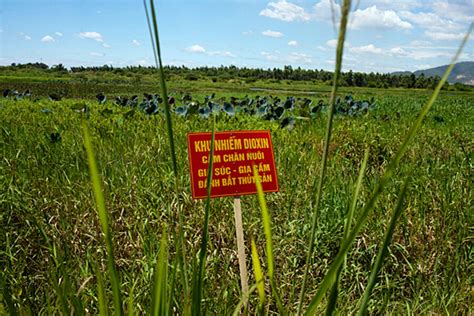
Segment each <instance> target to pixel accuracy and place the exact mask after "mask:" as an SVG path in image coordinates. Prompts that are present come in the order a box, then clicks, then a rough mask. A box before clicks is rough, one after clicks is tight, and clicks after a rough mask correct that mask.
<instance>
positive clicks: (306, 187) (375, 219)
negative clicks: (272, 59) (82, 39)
mask: <svg viewBox="0 0 474 316" xmlns="http://www.w3.org/2000/svg"><path fill="white" fill-rule="evenodd" d="M16 84H22V85H24V86H25V87H26V86H28V83H25V82H23V83H21V80H20V83H16ZM43 84H44V83H43ZM193 84H194V87H193V88H192V89H191V90H192V91H194V94H193V96H194V97H196V98H198V99H203V97H204V95H206V94H207V93H208V92H209V90H211V89H212V87H208V86H207V84H200V85H199V84H198V85H197V86H196V83H193ZM3 85H6V83H5V82H4V83H3ZM35 85H41V83H35ZM209 85H212V84H211V83H209ZM287 86H289V85H284V88H285V89H286V88H287ZM290 86H292V85H290ZM78 87H79V88H80V89H83V86H80V85H78ZM103 87H107V84H103V86H102V85H101V86H99V87H95V89H96V90H93V89H88V88H87V86H86V88H87V89H88V91H89V94H88V95H85V96H84V97H83V98H81V99H78V98H66V99H63V100H61V101H58V102H53V101H50V100H48V99H47V98H45V97H42V96H39V97H37V98H36V97H33V99H34V100H26V99H24V100H20V101H15V100H13V99H11V98H2V99H0V122H2V123H1V131H0V156H1V162H0V188H1V189H0V220H1V223H2V228H3V229H2V232H1V233H0V244H1V249H0V251H1V256H0V266H1V267H2V280H3V281H5V283H6V284H7V285H8V286H7V287H5V286H2V287H3V289H4V292H3V294H1V295H3V296H4V295H5V293H6V292H5V289H8V290H9V292H10V294H11V298H12V303H13V304H14V305H15V306H16V308H17V309H19V310H20V311H22V312H23V313H27V311H28V310H31V311H32V313H33V314H37V313H46V314H50V313H56V312H60V313H62V312H63V311H62V310H61V309H60V306H62V305H64V304H65V305H67V306H73V307H72V308H74V311H76V313H77V311H78V310H81V309H84V310H85V312H86V313H90V314H96V313H98V299H97V297H98V294H97V279H96V270H97V269H99V270H100V271H105V270H106V268H105V267H106V259H105V258H106V257H105V245H104V243H103V241H102V237H101V229H100V223H99V219H98V216H97V211H96V209H95V204H94V199H93V195H92V187H91V183H90V180H89V171H88V164H87V155H86V152H85V149H84V140H83V136H82V129H81V121H82V120H83V118H84V117H85V116H86V115H85V114H83V113H80V112H78V111H77V110H75V109H76V108H78V107H77V104H81V105H82V104H86V105H87V106H88V107H89V109H90V112H89V114H88V115H87V116H88V119H87V122H88V126H89V128H90V131H91V134H92V142H93V146H94V150H95V153H96V158H97V161H98V163H99V170H100V173H101V178H102V179H103V186H104V190H105V197H106V206H107V210H108V213H109V217H110V222H111V228H112V235H113V247H114V252H115V263H116V266H117V269H118V272H119V275H120V279H121V288H122V292H123V295H124V300H125V302H126V303H127V302H128V303H130V306H134V310H135V312H138V313H144V312H145V311H147V310H149V308H150V292H151V286H152V277H153V271H154V267H155V265H156V260H157V259H156V258H157V257H158V252H159V244H160V238H161V235H162V232H163V228H162V225H163V224H166V225H168V228H169V232H170V233H169V235H170V240H169V245H170V249H169V250H170V258H173V257H174V256H175V245H176V238H177V237H176V236H177V235H176V233H174V232H175V230H176V229H177V222H178V219H177V212H178V209H179V210H180V211H181V212H182V214H183V216H184V227H183V230H184V234H185V235H184V237H185V247H186V258H185V263H186V268H185V273H186V274H187V277H188V278H189V279H190V278H191V277H192V274H193V273H192V271H193V269H194V268H195V265H196V264H197V263H196V262H197V256H196V253H197V251H198V249H199V247H200V245H199V242H200V234H201V231H200V230H201V224H202V219H203V216H204V205H205V203H204V202H203V201H194V200H192V198H191V196H190V195H191V193H190V183H189V181H190V180H189V166H188V161H187V145H186V134H187V133H188V132H191V131H210V130H211V129H212V120H211V119H202V118H199V117H198V116H194V117H192V118H182V117H178V116H176V115H173V124H174V135H175V142H176V150H177V158H178V172H179V182H178V183H179V188H178V192H180V193H179V195H176V193H175V187H174V176H173V170H172V163H171V158H170V155H169V149H168V147H169V144H168V142H167V131H166V126H165V125H166V124H165V118H164V115H162V114H158V115H153V116H147V115H145V114H144V113H141V112H138V111H137V112H136V113H135V114H134V115H133V116H128V115H125V114H126V113H127V112H128V111H129V109H127V108H122V107H118V106H116V105H114V104H113V102H112V101H110V100H112V98H109V101H107V102H106V103H105V104H103V105H99V104H97V101H95V99H94V97H93V95H95V94H96V93H98V92H100V91H101V90H98V89H101V88H103ZM108 87H109V88H110V90H109V91H113V92H111V93H116V94H119V93H122V94H124V95H130V94H132V93H137V94H138V93H141V92H143V90H146V89H148V88H149V87H148V86H145V87H143V86H139V85H138V86H135V88H127V89H124V90H123V91H118V90H120V89H119V88H117V86H111V85H109V86H108ZM170 87H171V88H170V90H171V93H172V94H173V93H174V95H176V96H178V95H180V94H179V93H180V92H182V91H186V90H187V88H188V87H186V86H185V85H184V84H183V83H179V82H177V83H173V82H171V83H170ZM79 88H78V89H79ZM89 88H90V87H89ZM248 88H249V87H248V86H244V87H243V88H242V87H235V88H234V89H233V88H232V87H231V86H230V85H228V86H226V85H224V86H223V88H222V89H223V90H219V89H216V90H217V91H216V94H217V96H216V97H219V98H220V97H226V98H229V97H230V95H234V96H236V97H243V96H244V95H246V94H248V95H249V96H250V97H253V96H255V95H256V94H260V95H265V94H267V93H268V94H270V93H271V94H273V95H275V94H277V95H279V96H280V97H282V98H286V97H287V93H285V92H282V91H271V92H264V91H258V93H257V92H255V91H250V90H249V89H248ZM266 88H272V85H271V84H268V85H267V86H266ZM273 88H277V89H279V90H281V85H277V84H275V86H274V87H273ZM299 88H301V87H299ZM294 90H298V86H297V87H296V88H295V87H293V88H292V92H293V93H289V94H288V95H295V93H294ZM33 91H34V89H33ZM351 91H352V92H354V97H355V98H357V99H365V98H370V97H374V98H375V102H376V107H375V108H374V109H373V110H371V111H370V112H369V113H368V114H366V115H363V116H357V117H348V116H337V117H336V119H335V123H334V130H333V139H332V142H331V145H330V151H329V154H330V156H329V164H328V178H327V182H326V185H325V188H324V191H323V197H322V201H321V207H320V209H321V212H320V216H319V221H318V226H317V231H316V240H315V256H314V259H313V263H312V266H311V268H310V270H309V273H310V274H309V279H308V280H309V281H308V286H307V295H306V301H305V305H306V304H308V303H309V301H310V298H311V297H312V296H313V295H314V293H315V291H316V289H317V287H318V284H319V283H320V282H321V280H322V277H323V276H324V274H325V273H326V271H327V269H328V267H329V265H330V264H331V261H332V258H334V257H335V255H336V254H337V252H338V249H339V245H340V242H341V238H342V234H343V226H344V218H345V215H346V213H347V209H348V205H349V204H350V199H351V194H352V190H353V186H354V183H355V181H356V179H357V175H358V170H359V168H360V165H361V162H362V159H363V156H364V150H365V148H366V147H368V148H369V150H370V156H369V161H368V166H367V170H366V173H365V177H364V180H363V187H362V191H361V194H360V200H359V204H358V205H359V206H363V205H364V204H365V203H366V202H367V199H368V197H369V195H370V193H371V192H372V191H373V190H374V188H375V186H376V183H377V181H378V179H379V177H380V176H381V174H382V173H383V171H384V170H385V169H386V168H387V164H388V161H389V159H390V157H391V156H392V155H393V154H394V152H395V151H396V150H397V149H398V147H399V146H400V144H401V141H402V138H403V136H404V135H405V134H406V132H407V130H408V128H409V126H410V125H411V123H412V122H413V121H414V119H415V117H416V115H417V113H418V112H419V110H420V108H421V106H422V105H423V104H424V103H426V100H427V99H428V96H429V93H430V92H429V91H424V90H402V89H397V90H393V91H392V90H386V89H384V90H377V89H365V90H363V89H352V90H351ZM345 92H347V90H346V91H343V94H344V93H345ZM343 94H342V95H343ZM327 95H328V89H327V88H326V90H325V91H321V92H320V94H318V95H316V96H313V95H308V96H309V97H310V98H312V99H314V100H315V101H317V99H320V98H327ZM472 96H473V95H472V94H470V93H458V92H445V93H442V94H441V95H440V97H439V98H438V100H437V101H436V103H435V105H434V107H433V109H432V110H431V111H430V113H429V114H428V115H427V117H426V118H425V120H424V123H423V127H422V129H421V131H420V133H419V134H418V135H417V136H416V137H415V140H414V141H413V142H412V143H411V146H410V148H409V150H408V152H407V154H406V155H405V157H404V158H403V159H402V161H401V165H400V168H399V169H398V170H397V172H396V177H395V180H393V181H391V182H390V183H389V186H388V187H387V189H386V190H385V192H384V193H383V195H382V197H381V198H380V199H379V201H378V203H377V205H376V208H375V211H374V212H373V213H371V215H370V216H369V219H368V222H367V223H366V225H365V226H364V228H363V230H362V232H361V233H360V234H359V235H358V237H357V239H356V242H355V244H354V246H353V247H352V248H351V250H350V252H349V255H348V257H347V264H346V267H345V270H344V271H343V275H342V277H341V283H340V293H339V305H338V311H339V312H340V313H341V314H342V315H344V314H348V313H353V312H354V311H355V310H356V307H357V302H358V300H359V298H360V297H361V296H362V294H363V292H364V288H365V285H366V283H367V279H368V276H369V273H370V269H371V266H372V264H373V262H374V260H375V256H376V254H377V250H378V248H379V247H380V241H381V240H382V237H383V234H384V231H385V230H386V227H387V225H388V222H389V220H390V214H391V212H392V209H393V208H394V207H395V203H396V201H397V196H398V192H399V188H400V186H401V183H402V182H403V180H404V179H405V178H406V177H407V176H409V175H411V176H410V178H409V185H408V193H407V196H406V198H405V200H406V201H405V204H404V208H403V213H402V215H401V219H400V221H399V223H398V225H397V227H396V229H395V233H394V236H393V241H392V243H391V245H390V247H389V255H388V257H387V260H386V262H385V263H384V266H383V268H382V270H381V272H380V274H379V277H378V279H377V280H378V282H377V284H376V286H375V288H374V290H373V295H372V300H371V302H370V305H369V312H370V313H371V314H383V313H393V314H400V313H403V314H406V313H408V314H446V313H450V314H464V315H466V314H469V313H470V312H471V304H472V297H471V290H472V276H471V275H472V253H471V252H472V250H471V247H472V245H471V244H472V214H473V205H472V201H473V200H474V198H473V194H472V175H473V162H472V159H473V157H472V156H473V150H474V142H473V140H474V130H473V127H472V126H473V122H474V106H473V102H472V99H473V98H472ZM105 108H106V109H110V111H104V109H105ZM44 109H48V110H49V111H45V110H44ZM42 110H43V111H42ZM325 118H326V114H325V113H324V112H323V113H322V114H321V115H320V116H319V117H318V118H316V119H311V120H298V121H297V123H296V124H295V127H294V129H292V130H288V129H281V128H280V127H279V124H278V123H277V122H271V121H266V120H263V119H261V118H258V117H254V116H248V115H244V114H241V115H237V116H235V117H228V116H227V115H226V114H225V113H220V114H219V115H218V116H217V118H216V130H218V131H221V130H249V129H268V130H270V131H271V135H272V139H273V144H274V151H275V159H276V165H277V169H278V178H279V182H280V187H281V191H280V192H279V193H272V194H267V195H266V200H267V205H268V209H269V212H270V215H271V220H272V234H273V246H274V250H273V251H274V257H275V280H276V284H277V287H278V289H279V292H280V295H281V296H282V301H283V302H284V304H285V306H286V307H287V308H288V309H289V311H290V313H294V312H295V311H296V307H297V301H298V293H299V289H300V286H301V278H302V275H303V270H304V262H305V254H306V252H307V243H308V236H309V233H310V229H311V224H310V223H311V213H312V208H313V205H314V200H315V191H316V185H317V179H318V177H319V168H320V160H321V155H322V148H323V137H324V129H325ZM232 202H233V201H232V199H231V198H220V199H215V200H212V203H211V214H210V223H209V235H210V239H209V246H208V258H207V264H206V268H205V287H204V294H203V298H204V303H203V306H204V311H205V312H207V313H209V314H215V315H227V314H231V313H232V312H233V311H234V309H235V307H236V305H237V304H238V302H239V300H240V297H241V293H240V281H239V272H238V264H237V255H236V253H237V250H236V249H237V248H236V240H235V228H234V221H233V213H232ZM242 203H243V205H242V208H243V217H244V230H245V237H246V243H247V247H248V249H247V254H249V253H250V251H249V250H250V237H251V236H253V238H255V240H256V244H257V248H258V251H259V253H261V254H262V253H264V252H265V251H264V248H265V239H264V235H263V230H262V228H261V227H262V223H261V221H262V220H261V216H260V208H259V206H258V201H257V198H256V197H255V196H245V197H243V198H242ZM262 263H263V265H264V268H265V262H262ZM97 264H98V267H96V265H97ZM247 264H248V266H249V267H251V266H252V264H251V258H250V257H248V258H247ZM172 265H173V261H170V267H171V268H172ZM193 267H194V268H193ZM251 275H252V274H251ZM252 280H253V277H251V280H250V283H251V284H253V283H254V282H255V281H252ZM182 287H183V283H182V282H178V284H177V285H176V286H175V293H174V294H173V295H172V297H173V300H174V301H173V302H172V305H173V308H175V312H176V313H180V314H181V313H183V312H184V311H185V308H186V306H185V305H184V302H185V301H186V297H185V296H186V294H185V292H184V290H183V288H182ZM106 288H107V289H109V288H110V287H109V285H108V283H106ZM267 291H269V289H268V288H267ZM108 292H109V290H107V293H108ZM257 302H258V296H257V295H256V294H253V295H251V297H250V310H251V311H253V310H254V308H255V307H256V306H257ZM470 302H471V303H470ZM63 303H64V304H63ZM7 304H8V303H4V304H3V307H2V306H0V313H5V312H6V311H7V307H6V305H7ZM2 308H3V311H2ZM125 309H126V310H129V307H126V308H125ZM265 309H266V310H267V309H268V310H269V311H270V313H277V311H278V309H277V307H276V304H275V301H274V300H273V301H271V300H270V301H267V305H266V307H265ZM323 311H324V310H320V313H323Z"/></svg>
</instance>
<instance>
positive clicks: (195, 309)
mask: <svg viewBox="0 0 474 316" xmlns="http://www.w3.org/2000/svg"><path fill="white" fill-rule="evenodd" d="M215 128H216V117H215V116H213V121H212V135H211V148H210V149H211V150H210V152H209V160H208V161H209V166H208V168H207V199H206V210H205V214H204V224H203V228H202V233H201V238H202V241H201V249H200V251H199V267H198V272H197V275H195V279H194V282H193V301H192V308H191V314H192V315H200V314H201V299H202V292H203V288H204V267H205V266H206V255H207V244H208V240H209V214H210V212H211V183H212V172H213V162H214V140H215Z"/></svg>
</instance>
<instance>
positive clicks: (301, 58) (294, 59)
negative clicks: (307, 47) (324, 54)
mask: <svg viewBox="0 0 474 316" xmlns="http://www.w3.org/2000/svg"><path fill="white" fill-rule="evenodd" d="M287 60H288V61H289V62H291V63H302V64H311V63H312V62H313V60H312V59H311V56H310V55H307V54H302V53H290V55H289V56H288V59H287Z"/></svg>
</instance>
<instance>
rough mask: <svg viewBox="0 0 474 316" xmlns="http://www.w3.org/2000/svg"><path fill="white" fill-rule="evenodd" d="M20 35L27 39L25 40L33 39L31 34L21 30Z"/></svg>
mask: <svg viewBox="0 0 474 316" xmlns="http://www.w3.org/2000/svg"><path fill="white" fill-rule="evenodd" d="M20 36H21V37H22V38H23V39H24V40H25V41H31V36H29V35H28V34H25V33H23V32H20Z"/></svg>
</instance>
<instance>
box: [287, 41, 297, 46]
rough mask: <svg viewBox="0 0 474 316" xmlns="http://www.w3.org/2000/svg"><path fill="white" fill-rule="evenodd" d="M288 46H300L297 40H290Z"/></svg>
mask: <svg viewBox="0 0 474 316" xmlns="http://www.w3.org/2000/svg"><path fill="white" fill-rule="evenodd" d="M288 46H298V42H297V41H289V42H288Z"/></svg>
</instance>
